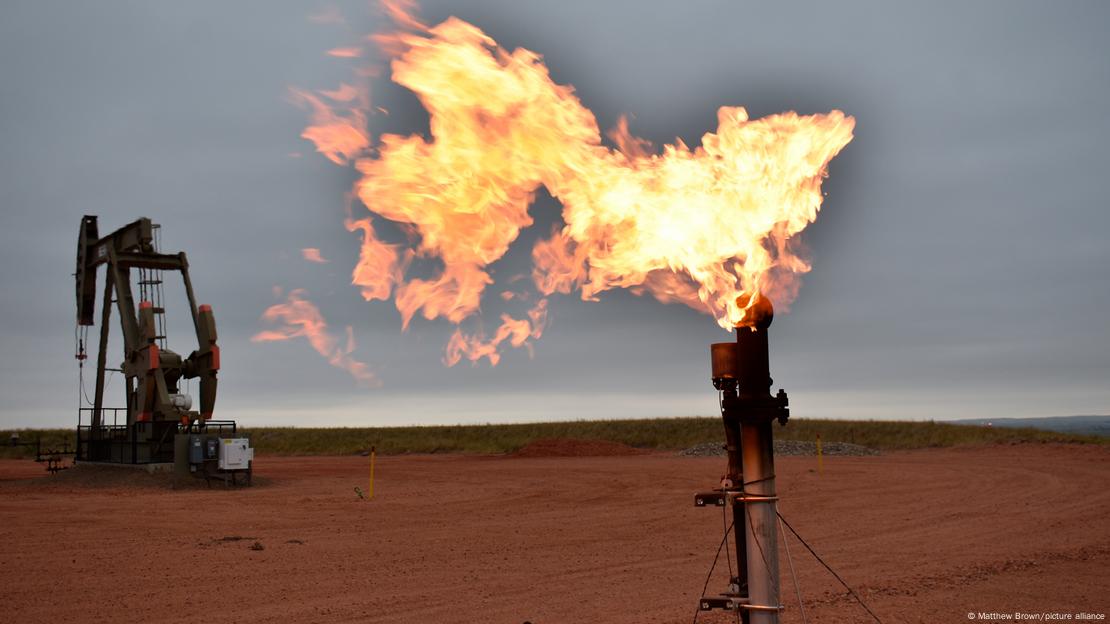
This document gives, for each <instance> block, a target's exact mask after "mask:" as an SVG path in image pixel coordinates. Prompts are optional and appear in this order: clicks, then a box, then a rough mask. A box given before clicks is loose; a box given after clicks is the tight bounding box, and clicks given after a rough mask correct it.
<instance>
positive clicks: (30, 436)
mask: <svg viewBox="0 0 1110 624" xmlns="http://www.w3.org/2000/svg"><path fill="white" fill-rule="evenodd" d="M241 431H242V432H243V433H244V434H246V435H247V436H249V437H250V438H251V441H252V445H253V446H254V447H255V449H256V451H257V452H258V453H262V454H271V455H349V454H354V453H360V452H363V451H366V450H367V449H369V448H370V446H371V445H373V446H375V447H376V448H377V451H378V452H379V453H382V454H386V455H392V454H398V453H508V452H512V451H515V450H517V449H519V448H521V447H522V446H524V445H526V444H528V443H529V442H531V441H532V440H536V439H539V438H578V439H585V440H608V441H612V442H620V443H623V444H627V445H629V446H635V447H638V448H645V449H658V450H678V449H683V448H687V447H690V446H693V445H695V444H698V443H701V442H709V441H714V440H721V439H723V437H724V432H723V428H722V426H721V421H720V419H717V418H658V419H651V420H595V421H572V422H552V423H531V424H515V425H457V426H431V427H375V428H293V427H252V428H245V429H242V430H241ZM774 431H775V437H776V438H779V439H784V440H813V439H815V438H816V436H817V434H820V435H821V439H822V440H823V441H826V442H834V441H835V442H852V443H855V444H862V445H864V446H869V447H872V448H876V449H880V450H899V449H920V448H935V447H946V446H958V445H976V444H1011V443H1019V442H1064V443H1084V444H1110V438H1100V437H1096V436H1083V435H1073V434H1065V433H1054V432H1050V431H1041V430H1037V429H1010V428H1001V427H997V428H990V427H977V426H971V425H952V424H947V423H938V422H931V421H925V422H921V421H917V422H906V421H859V420H813V419H806V418H795V419H792V420H791V421H790V424H788V425H787V426H786V427H779V426H778V425H775V426H774ZM10 435H11V430H7V431H0V457H31V456H33V455H34V448H33V447H18V448H13V447H10V446H7V445H6V444H5V443H6V442H7V441H8V439H9V437H10ZM20 435H21V438H22V439H23V440H24V441H33V440H34V439H35V438H36V436H39V435H41V436H42V437H43V446H44V447H46V446H59V447H60V446H61V444H62V442H63V441H64V440H67V439H68V440H70V444H71V445H72V436H73V433H72V431H70V430H65V429H45V430H38V431H32V430H20Z"/></svg>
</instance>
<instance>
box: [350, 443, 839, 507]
mask: <svg viewBox="0 0 1110 624" xmlns="http://www.w3.org/2000/svg"><path fill="white" fill-rule="evenodd" d="M817 473H818V474H820V473H821V434H820V433H818V434H817ZM370 494H371V495H373V494H374V488H373V486H371V487H370Z"/></svg>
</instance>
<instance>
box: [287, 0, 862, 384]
mask: <svg viewBox="0 0 1110 624" xmlns="http://www.w3.org/2000/svg"><path fill="white" fill-rule="evenodd" d="M412 6H413V3H412V1H411V0H392V1H387V2H386V3H385V7H386V10H387V12H388V13H389V14H390V15H391V16H392V17H393V19H394V21H396V22H397V23H398V24H400V25H402V26H404V27H405V28H407V29H408V30H407V31H406V30H402V31H399V32H396V33H390V34H386V35H378V36H376V37H374V40H376V41H377V42H378V43H379V44H381V45H382V47H383V49H384V50H385V52H386V53H387V54H389V55H391V56H392V57H393V58H392V64H391V69H392V79H393V81H394V82H396V83H397V84H399V85H401V86H404V87H406V88H408V89H409V90H411V91H412V92H413V93H415V94H416V96H417V97H418V98H419V100H420V102H421V103H422V104H423V106H424V108H425V109H426V110H427V112H428V114H429V127H430V137H428V138H425V137H423V136H420V135H410V136H400V135H394V134H386V135H383V136H381V137H379V141H378V142H377V143H376V144H375V145H374V150H373V152H371V150H370V146H369V138H368V136H369V135H368V133H366V132H365V131H362V132H361V133H356V132H355V129H356V128H355V126H358V124H360V123H363V122H364V121H365V115H363V116H361V117H359V116H357V115H355V114H354V113H355V111H353V110H348V111H347V112H346V113H344V114H337V113H330V114H329V113H328V112H325V111H324V110H321V109H319V108H318V104H322V103H323V102H322V100H321V99H320V98H315V97H314V96H311V95H310V94H306V95H305V97H304V99H305V101H307V102H308V103H309V104H310V105H311V106H312V108H313V111H314V115H313V124H312V125H311V126H310V127H309V129H308V130H306V131H305V135H304V136H305V137H306V138H308V139H309V140H312V141H313V142H314V143H316V146H317V149H318V150H319V151H320V152H321V153H323V154H325V155H326V156H328V158H331V159H332V160H333V161H335V162H337V163H340V164H342V163H343V162H352V161H353V164H354V167H355V169H356V170H357V171H358V172H359V173H360V174H361V178H360V179H359V180H358V182H357V183H356V185H355V193H356V194H357V196H358V198H359V199H360V200H361V201H362V203H363V204H364V205H365V206H366V207H367V208H369V209H370V211H372V213H374V214H375V215H377V216H378V217H380V218H384V219H388V220H390V221H393V222H395V223H397V224H399V225H400V226H401V227H402V229H404V230H405V231H406V232H408V233H410V234H412V235H413V239H414V240H415V241H416V242H415V243H414V244H413V248H412V249H407V250H405V251H404V252H402V251H401V247H400V246H395V245H387V244H385V243H383V242H381V241H380V240H378V239H377V237H376V236H375V234H374V230H373V227H372V224H371V221H370V218H369V217H367V218H364V219H360V220H353V219H352V220H349V222H348V224H347V227H348V229H349V230H352V231H354V230H356V229H358V230H362V232H363V244H362V251H361V254H360V260H359V264H358V266H357V267H356V268H355V270H354V274H353V282H354V283H355V284H356V285H358V286H360V287H361V288H362V292H363V296H364V297H365V298H366V299H368V300H370V299H382V300H386V299H388V298H389V297H390V296H391V294H392V296H393V300H394V304H395V305H396V307H397V309H398V310H399V312H400V313H401V318H402V324H403V326H405V327H407V326H408V325H409V323H410V322H411V320H412V318H413V317H414V316H416V315H417V314H419V315H420V316H422V317H424V318H426V319H436V318H445V319H447V320H448V321H450V322H452V323H454V324H456V325H459V324H461V323H462V322H463V321H465V320H466V319H469V318H472V317H474V316H476V315H477V314H478V313H479V311H480V305H481V301H482V295H483V293H484V291H485V289H486V287H487V286H489V285H491V284H493V279H492V277H491V276H490V273H489V271H488V267H489V265H490V264H491V263H493V262H495V261H497V260H499V259H500V258H502V257H503V256H504V255H505V253H506V252H507V251H508V249H509V246H510V245H511V244H512V243H513V241H515V240H516V238H517V236H518V235H519V233H520V231H521V230H522V229H523V228H527V227H529V226H531V225H532V222H533V221H532V217H531V216H530V215H529V214H528V208H529V206H530V205H531V203H532V200H533V198H534V195H535V193H536V191H537V190H538V189H539V187H540V186H543V187H545V188H546V189H547V191H548V192H549V193H551V195H552V196H553V197H555V198H556V199H558V200H559V201H560V202H561V203H562V205H563V213H562V216H563V221H564V223H565V226H564V227H562V228H561V229H558V230H556V231H555V232H553V233H552V235H551V236H550V237H549V238H547V239H545V240H542V241H540V242H539V243H537V244H536V245H535V247H534V248H533V250H532V258H533V265H534V268H533V274H532V280H533V284H534V286H535V288H536V290H537V291H538V292H539V294H540V295H541V297H539V298H538V299H537V301H536V303H535V305H534V306H533V308H532V310H531V311H530V312H529V316H528V318H526V319H515V318H513V317H511V316H509V315H502V316H501V324H500V326H499V327H498V329H497V330H496V331H495V332H494V333H493V335H492V337H491V338H489V339H487V338H485V336H484V334H483V333H482V332H481V331H480V330H479V331H478V332H476V333H474V334H466V333H464V332H463V331H462V330H461V329H457V330H456V331H455V333H454V335H453V336H452V337H451V340H450V342H449V344H448V346H447V350H446V354H445V356H444V362H445V363H446V364H448V365H453V364H455V363H457V362H459V361H461V360H462V359H468V360H470V361H472V362H476V361H479V360H481V359H488V360H489V362H490V363H491V364H496V363H497V361H498V359H499V358H500V355H499V350H500V349H501V348H502V347H503V346H505V345H508V346H513V347H519V346H526V345H528V344H529V341H530V340H532V339H536V338H539V336H540V335H541V334H542V332H543V327H544V324H545V323H546V314H547V297H549V296H550V295H553V294H554V293H570V292H573V291H576V290H577V291H578V292H579V293H580V294H581V297H582V298H583V299H588V300H596V299H597V298H598V295H599V294H600V293H602V292H605V291H607V290H611V289H613V288H627V289H631V290H633V291H634V292H637V293H648V294H651V295H653V296H654V297H655V298H657V299H659V300H660V301H664V302H680V303H683V304H685V305H688V306H690V307H692V308H694V309H697V310H699V311H702V312H705V313H707V314H710V315H712V316H713V317H714V318H715V319H716V320H717V322H718V324H720V326H721V327H724V328H727V329H731V328H733V327H735V326H740V325H745V324H747V323H748V321H747V319H746V318H745V315H746V309H747V308H749V307H750V306H751V303H750V301H753V300H754V298H753V297H751V296H750V295H751V294H752V293H757V292H761V293H763V294H764V295H766V296H768V297H769V298H771V299H772V300H773V301H774V302H775V304H776V306H777V307H778V308H779V310H780V311H783V310H785V308H786V306H787V305H788V304H789V303H790V302H791V301H792V300H793V298H794V296H795V295H796V291H797V285H798V275H800V274H802V273H805V272H807V271H809V269H810V265H809V264H808V263H807V262H806V261H805V260H804V259H803V258H802V257H800V256H799V255H798V252H797V250H796V245H797V243H796V240H795V235H797V234H798V233H799V232H800V231H802V230H803V229H804V228H805V227H806V225H808V224H809V223H811V222H813V220H814V219H816V217H817V212H818V210H819V209H820V206H821V201H822V194H821V181H822V179H823V178H824V177H825V175H826V170H827V166H828V163H829V161H830V160H831V159H832V158H833V157H834V156H836V154H837V153H839V152H840V150H841V149H843V148H844V146H846V145H847V144H848V142H849V141H851V139H852V131H853V128H854V125H855V120H854V119H853V118H851V117H849V116H847V115H845V114H844V113H842V112H840V111H837V110H834V111H832V112H830V113H828V114H818V115H808V116H803V115H798V114H797V113H794V112H788V113H782V114H778V115H771V116H769V117H765V118H763V119H757V120H750V119H749V118H748V114H747V111H746V110H745V109H743V108H740V107H727V106H726V107H722V108H721V109H720V110H719V111H718V118H717V122H718V125H717V129H716V131H715V132H710V133H707V134H705V135H704V136H703V137H702V140H701V145H700V146H698V147H695V148H690V147H688V146H686V145H685V144H684V143H683V142H682V141H680V140H678V141H676V142H675V143H674V144H673V145H664V146H663V147H662V150H661V151H660V152H657V151H656V150H655V149H654V148H653V147H652V146H651V144H650V143H648V142H647V141H644V140H643V139H639V138H637V137H635V136H633V135H632V134H631V133H630V131H629V129H628V122H627V120H626V119H624V118H621V119H620V120H619V121H618V123H617V127H616V128H615V129H614V130H612V131H611V132H610V133H609V138H610V139H611V140H612V141H613V143H614V144H615V145H616V146H617V149H612V148H610V147H607V146H606V145H604V144H603V143H602V138H601V132H600V130H599V128H598V124H597V121H596V119H595V118H594V116H593V114H592V113H591V112H590V111H589V110H587V109H586V108H585V107H584V106H583V105H582V103H581V102H580V101H579V100H578V98H577V97H575V95H574V90H573V88H572V87H570V86H566V85H559V84H556V83H555V82H553V81H552V80H551V78H550V76H549V74H548V70H547V68H546V67H545V66H544V64H543V62H542V61H541V59H540V56H539V55H537V54H536V53H534V52H531V51H529V50H525V49H516V50H513V51H508V50H505V49H503V48H501V47H499V46H498V45H497V43H496V42H495V41H494V40H493V39H492V38H490V37H489V36H487V35H486V34H485V33H483V32H482V31H481V30H479V29H478V28H476V27H475V26H473V25H471V24H469V23H467V22H464V21H462V20H459V19H457V18H449V19H448V20H446V21H445V22H443V23H441V24H439V25H437V26H434V27H428V26H426V25H424V24H423V23H422V22H421V21H420V20H418V19H416V18H415V17H413V16H412V14H411V8H412ZM330 99H332V100H333V101H337V100H338V98H330ZM358 130H363V128H362V127H361V126H358ZM414 255H415V256H421V257H428V258H436V259H438V260H440V261H441V262H442V270H441V271H440V272H439V273H438V274H437V275H435V276H433V277H431V278H428V279H424V278H416V277H413V278H406V276H405V272H406V269H407V266H408V260H409V259H411V258H412V257H413V256H414ZM513 297H515V295H514V296H513ZM503 298H504V296H503ZM510 298H511V297H510ZM738 299H739V301H740V302H739V303H738Z"/></svg>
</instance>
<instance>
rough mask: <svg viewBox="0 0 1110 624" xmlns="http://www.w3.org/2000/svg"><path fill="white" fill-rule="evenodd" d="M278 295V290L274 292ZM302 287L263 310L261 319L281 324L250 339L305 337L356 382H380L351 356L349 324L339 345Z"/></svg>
mask: <svg viewBox="0 0 1110 624" xmlns="http://www.w3.org/2000/svg"><path fill="white" fill-rule="evenodd" d="M275 294H279V295H280V291H275ZM305 294H306V293H305V291H304V290H300V289H297V290H293V291H290V292H289V294H288V296H287V297H286V300H285V303H276V304H274V305H272V306H270V307H269V308H267V309H266V311H265V312H263V313H262V318H263V319H264V320H266V321H270V322H272V323H281V326H280V327H278V328H277V329H270V330H265V331H261V332H258V333H257V334H255V335H254V336H252V337H251V342H273V341H280V340H292V339H293V338H297V337H299V336H303V337H304V338H307V339H308V342H309V344H311V345H312V348H313V349H315V350H316V352H317V353H319V354H320V355H322V356H324V357H325V358H326V359H327V360H328V363H329V364H331V365H332V366H334V367H336V368H342V369H343V370H345V371H347V372H348V373H350V374H351V376H352V377H354V378H355V379H356V380H357V381H358V382H359V383H361V384H363V385H367V386H378V385H381V384H380V382H379V380H378V378H377V376H375V375H374V373H372V372H371V371H370V369H369V367H368V366H367V365H366V364H365V363H364V362H360V361H358V360H356V359H354V358H353V357H351V353H352V352H353V351H354V350H355V335H354V331H353V330H352V329H351V327H350V326H349V325H348V326H347V341H346V344H345V345H343V346H340V344H339V342H338V341H337V340H336V339H335V338H334V337H333V336H332V335H331V334H330V333H328V323H327V321H325V320H324V315H323V314H321V313H320V310H319V308H317V307H316V306H315V305H314V304H313V303H312V302H311V301H309V300H308V299H306V298H305Z"/></svg>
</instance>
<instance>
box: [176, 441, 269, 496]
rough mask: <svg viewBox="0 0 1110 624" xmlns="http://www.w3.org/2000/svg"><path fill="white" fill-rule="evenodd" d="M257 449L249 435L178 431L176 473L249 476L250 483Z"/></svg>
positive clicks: (207, 476) (229, 477) (182, 474)
mask: <svg viewBox="0 0 1110 624" xmlns="http://www.w3.org/2000/svg"><path fill="white" fill-rule="evenodd" d="M253 460H254V449H253V448H251V444H250V439H249V438H222V437H220V435H219V434H218V433H207V432H206V433H179V434H177V436H176V437H175V438H174V472H175V473H176V474H177V475H181V476H188V475H192V476H194V477H204V478H205V479H209V478H223V479H224V480H225V481H227V480H228V479H230V480H231V482H232V483H234V477H235V475H236V474H237V473H245V474H246V475H247V485H250V479H251V462H252V461H253Z"/></svg>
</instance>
